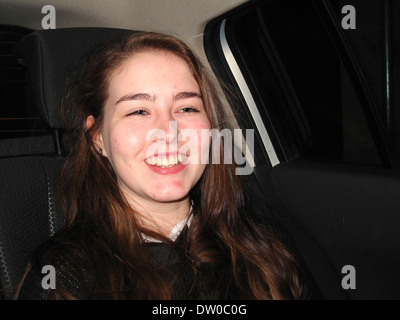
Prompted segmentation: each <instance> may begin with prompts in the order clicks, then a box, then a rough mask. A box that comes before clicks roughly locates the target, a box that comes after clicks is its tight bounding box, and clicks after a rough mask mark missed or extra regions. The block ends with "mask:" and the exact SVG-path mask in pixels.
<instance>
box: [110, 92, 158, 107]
mask: <svg viewBox="0 0 400 320" xmlns="http://www.w3.org/2000/svg"><path fill="white" fill-rule="evenodd" d="M130 100H140V101H156V96H155V95H150V94H148V93H133V94H127V95H125V96H123V97H121V98H120V99H118V101H117V102H116V103H115V104H118V103H120V102H124V101H130Z"/></svg>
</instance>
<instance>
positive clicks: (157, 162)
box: [144, 154, 186, 168]
mask: <svg viewBox="0 0 400 320" xmlns="http://www.w3.org/2000/svg"><path fill="white" fill-rule="evenodd" d="M185 158H186V157H185V156H184V155H182V154H178V155H170V156H169V157H166V156H164V157H150V158H147V159H146V160H144V161H145V162H146V163H148V164H150V165H152V166H157V167H162V168H169V167H173V166H176V165H177V164H178V163H182V162H183V161H184V160H185Z"/></svg>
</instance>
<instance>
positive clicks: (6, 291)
mask: <svg viewBox="0 0 400 320" xmlns="http://www.w3.org/2000/svg"><path fill="white" fill-rule="evenodd" d="M57 163H58V160H57V158H47V157H20V158H6V159H1V160H0V177H1V186H0V188H1V190H0V281H1V288H2V297H3V299H9V298H12V295H13V292H14V288H15V286H16V285H17V284H18V282H19V280H20V278H21V276H22V274H23V273H24V270H25V266H26V264H27V262H28V261H29V258H30V256H31V254H32V252H33V250H34V249H35V248H36V247H37V246H38V245H39V244H40V243H42V242H43V241H45V240H46V239H48V237H49V236H50V235H52V234H53V233H54V232H55V230H56V229H57V228H58V227H59V223H60V219H58V218H57V217H56V207H55V200H54V183H55V176H54V174H55V171H54V170H55V168H56V167H57V166H56V165H57Z"/></svg>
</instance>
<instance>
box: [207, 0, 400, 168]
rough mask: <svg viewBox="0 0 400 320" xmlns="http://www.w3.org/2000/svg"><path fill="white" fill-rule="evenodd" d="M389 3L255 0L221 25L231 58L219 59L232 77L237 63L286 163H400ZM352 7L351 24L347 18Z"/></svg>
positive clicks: (394, 33) (394, 27) (395, 32)
mask: <svg viewBox="0 0 400 320" xmlns="http://www.w3.org/2000/svg"><path fill="white" fill-rule="evenodd" d="M383 2H384V1H378V0H369V1H362V2H361V1H340V0H331V1H308V0H302V1H296V0H281V1H259V2H253V3H252V4H251V5H248V6H243V7H242V8H241V9H240V10H236V11H234V12H232V13H231V14H228V15H226V16H224V17H221V18H220V28H219V30H218V31H219V32H220V36H221V39H223V38H225V39H224V40H225V41H226V43H225V45H226V46H227V47H228V51H229V52H231V53H232V55H233V59H226V56H225V57H224V54H223V53H224V47H223V46H224V43H223V41H222V43H223V44H222V49H221V50H220V53H221V54H220V58H221V59H225V60H226V62H225V65H226V66H227V68H228V69H229V68H232V64H237V66H238V68H239V70H240V73H241V75H242V76H243V78H244V79H245V84H246V86H248V89H249V91H250V94H251V96H252V99H253V100H254V103H255V104H256V106H257V114H256V115H254V113H253V114H251V115H250V117H253V120H254V117H255V116H256V117H257V116H259V117H260V119H261V120H262V122H263V124H264V125H265V127H266V130H267V131H268V136H269V139H270V140H271V142H272V145H273V148H274V150H275V153H276V156H277V157H278V158H279V161H280V162H281V161H290V160H292V159H296V158H299V157H303V158H308V159H315V160H318V161H329V162H341V163H342V162H344V163H355V164H363V165H372V166H390V165H391V164H392V163H393V162H394V160H393V157H394V156H395V155H394V151H395V147H396V146H397V145H398V144H399V141H398V140H399V137H397V136H398V135H396V130H395V128H396V127H398V128H400V123H399V117H397V118H395V115H396V112H395V105H396V102H397V101H396V99H398V97H396V96H395V95H394V93H393V92H395V91H396V89H397V91H399V90H398V86H399V83H398V70H397V69H396V68H398V67H395V66H394V64H393V62H392V65H390V70H389V71H390V76H391V78H390V89H391V90H392V91H390V99H391V100H390V105H389V104H388V101H387V99H386V95H387V90H386V89H387V88H389V83H388V81H389V80H388V74H389V73H387V74H385V67H387V59H386V57H385V44H386V46H388V45H389V44H390V45H391V47H390V50H391V54H392V56H391V59H392V61H395V58H394V57H395V56H394V52H395V51H396V50H398V49H399V43H398V42H397V43H396V42H395V37H396V36H397V37H398V32H399V27H398V24H396V25H395V24H394V23H393V20H389V21H388V22H386V23H387V24H388V25H387V26H386V28H389V29H390V30H391V32H390V33H389V34H387V35H386V38H385V37H382V35H384V34H385V30H384V29H382V28H383V27H382V25H383V21H387V12H386V13H385V8H384V6H383ZM351 3H353V6H351V7H352V8H353V9H354V10H355V11H354V19H353V20H354V21H352V20H351V19H350V18H351V16H349V14H350V12H349V11H346V10H342V9H343V8H344V7H345V6H346V5H349V4H351ZM361 3H362V4H361ZM392 6H398V4H392ZM346 8H348V7H346ZM346 8H345V9H346ZM389 9H391V10H393V9H394V8H389ZM342 11H343V12H344V13H342ZM389 11H390V10H389ZM329 14H330V16H329ZM385 14H386V16H385ZM372 16H373V17H374V19H370V17H372ZM350 22H351V23H353V22H354V23H355V28H353V29H352V28H351V27H352V26H351V24H350ZM342 23H343V24H342ZM385 39H386V40H385ZM385 41H386V42H385ZM206 45H207V43H206ZM206 49H207V50H208V51H211V50H212V49H211V43H209V46H208V48H207V47H206ZM225 51H226V48H225ZM396 52H397V51H396ZM386 53H387V52H386ZM213 57H214V59H211V60H214V64H215V62H216V59H215V55H214V56H213ZM361 57H362V58H361ZM212 62H213V61H212ZM215 69H216V70H217V69H218V68H215ZM364 70H365V72H364ZM389 71H388V72H389ZM220 74H221V73H220ZM396 76H397V78H396ZM231 78H235V75H233V76H232V77H231ZM235 80H236V82H237V79H235ZM396 81H397V82H396ZM236 85H237V83H236ZM240 85H241V84H240V83H239V85H238V89H239V90H240V91H241V92H242V94H243V91H244V90H243V88H240ZM244 100H246V98H245V99H244ZM245 103H246V104H247V106H249V104H248V102H247V101H245ZM397 113H398V112H397ZM386 116H387V117H390V118H386ZM254 121H255V122H256V120H254ZM397 149H398V147H397ZM398 152H399V151H398ZM271 163H272V161H271Z"/></svg>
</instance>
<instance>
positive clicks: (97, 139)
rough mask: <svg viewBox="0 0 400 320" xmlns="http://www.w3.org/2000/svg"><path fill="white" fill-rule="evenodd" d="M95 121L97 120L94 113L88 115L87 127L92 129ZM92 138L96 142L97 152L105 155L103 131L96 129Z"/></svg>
mask: <svg viewBox="0 0 400 320" xmlns="http://www.w3.org/2000/svg"><path fill="white" fill-rule="evenodd" d="M95 122H96V120H95V119H94V117H93V116H92V115H90V116H88V117H87V118H86V128H87V130H90V128H91V127H92V126H93V125H94V123H95ZM92 140H93V143H94V145H95V147H96V150H97V152H98V153H99V154H100V155H105V151H104V144H103V136H102V134H101V132H100V131H99V130H96V131H95V132H93V134H92Z"/></svg>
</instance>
